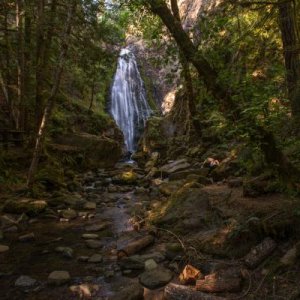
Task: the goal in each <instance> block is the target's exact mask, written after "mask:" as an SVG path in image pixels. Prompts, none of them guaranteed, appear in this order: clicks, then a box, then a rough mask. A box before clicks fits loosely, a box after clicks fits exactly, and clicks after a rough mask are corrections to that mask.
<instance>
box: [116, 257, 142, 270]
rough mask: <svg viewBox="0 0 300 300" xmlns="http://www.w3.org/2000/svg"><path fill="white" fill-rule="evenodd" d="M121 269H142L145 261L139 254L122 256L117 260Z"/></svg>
mask: <svg viewBox="0 0 300 300" xmlns="http://www.w3.org/2000/svg"><path fill="white" fill-rule="evenodd" d="M119 265H120V267H121V269H122V270H144V268H145V261H144V260H143V258H141V256H140V255H133V256H129V257H124V258H122V259H121V260H120V261H119Z"/></svg>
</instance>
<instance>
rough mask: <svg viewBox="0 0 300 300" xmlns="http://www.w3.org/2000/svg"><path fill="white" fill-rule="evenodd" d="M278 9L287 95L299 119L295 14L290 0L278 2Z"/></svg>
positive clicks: (299, 54) (299, 70) (299, 46)
mask: <svg viewBox="0 0 300 300" xmlns="http://www.w3.org/2000/svg"><path fill="white" fill-rule="evenodd" d="M278 10H279V27H280V30H281V37H282V44H283V51H284V61H285V69H286V83H287V89H288V97H289V100H290V102H291V108H292V114H293V117H294V118H295V119H298V120H300V39H299V32H298V30H299V28H298V26H297V16H296V15H295V7H294V4H293V2H292V1H289V2H287V1H284V2H282V3H279V5H278Z"/></svg>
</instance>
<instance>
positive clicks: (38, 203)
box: [2, 199, 47, 217]
mask: <svg viewBox="0 0 300 300" xmlns="http://www.w3.org/2000/svg"><path fill="white" fill-rule="evenodd" d="M46 207H47V202H46V201H44V200H33V199H18V200H8V201H6V202H5V203H4V206H3V209H2V210H3V212H6V213H10V214H23V213H25V214H27V215H29V216H32V217H33V216H36V215H39V214H40V213H42V212H43V211H44V210H45V209H46Z"/></svg>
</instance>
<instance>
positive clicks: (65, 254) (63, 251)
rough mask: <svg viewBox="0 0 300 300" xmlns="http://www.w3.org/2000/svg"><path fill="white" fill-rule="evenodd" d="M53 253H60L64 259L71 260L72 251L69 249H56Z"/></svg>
mask: <svg viewBox="0 0 300 300" xmlns="http://www.w3.org/2000/svg"><path fill="white" fill-rule="evenodd" d="M55 251H56V252H58V253H61V254H62V256H63V257H65V258H73V254H74V250H73V249H72V248H70V247H57V248H55Z"/></svg>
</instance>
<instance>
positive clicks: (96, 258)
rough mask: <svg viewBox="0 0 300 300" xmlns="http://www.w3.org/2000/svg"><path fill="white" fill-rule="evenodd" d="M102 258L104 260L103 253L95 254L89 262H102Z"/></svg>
mask: <svg viewBox="0 0 300 300" xmlns="http://www.w3.org/2000/svg"><path fill="white" fill-rule="evenodd" d="M102 260H103V257H102V255H100V254H93V255H92V256H91V257H90V258H89V260H88V262H89V263H100V262H102Z"/></svg>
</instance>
